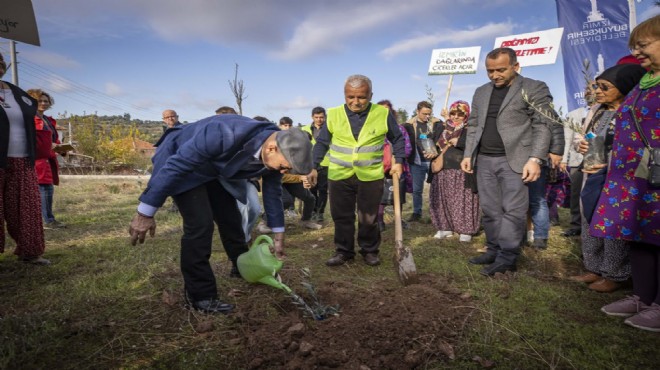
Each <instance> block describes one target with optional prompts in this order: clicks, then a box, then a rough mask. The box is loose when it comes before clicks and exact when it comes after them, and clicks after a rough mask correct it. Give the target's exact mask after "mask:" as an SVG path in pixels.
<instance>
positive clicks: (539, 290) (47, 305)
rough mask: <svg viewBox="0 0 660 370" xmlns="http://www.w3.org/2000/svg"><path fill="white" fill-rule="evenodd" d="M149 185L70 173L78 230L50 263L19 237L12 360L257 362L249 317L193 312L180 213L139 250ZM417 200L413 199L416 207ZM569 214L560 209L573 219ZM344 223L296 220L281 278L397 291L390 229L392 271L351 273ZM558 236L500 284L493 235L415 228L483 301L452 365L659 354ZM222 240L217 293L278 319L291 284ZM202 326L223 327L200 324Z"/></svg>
mask: <svg viewBox="0 0 660 370" xmlns="http://www.w3.org/2000/svg"><path fill="white" fill-rule="evenodd" d="M145 184H146V181H144V180H142V181H137V180H79V179H65V180H63V181H62V185H61V186H60V187H57V188H56V194H55V199H56V203H55V213H56V216H57V217H58V219H59V220H60V221H61V222H64V223H66V224H68V225H69V227H68V228H67V229H63V230H47V231H46V239H47V250H46V254H45V257H46V258H49V259H51V261H52V262H53V264H52V265H51V266H49V267H37V266H29V265H25V264H23V263H20V262H18V261H17V260H16V258H15V257H14V256H13V255H12V254H11V252H12V251H13V244H12V243H13V242H12V241H9V242H8V245H9V247H8V248H7V251H6V252H5V254H4V255H0V368H2V369H47V368H58V369H59V368H65V369H69V368H70V369H73V368H75V369H80V368H94V369H98V368H126V369H139V368H156V369H159V368H161V369H189V368H200V369H206V368H215V369H222V368H227V369H229V368H231V369H241V368H246V366H247V364H246V363H245V362H244V360H243V359H244V358H247V357H249V356H248V354H249V348H246V347H245V346H244V345H242V344H241V342H239V341H234V340H232V339H235V338H240V337H241V336H243V335H244V334H245V331H249V330H250V327H249V326H246V325H248V324H246V323H247V322H248V321H244V318H242V317H241V316H240V315H239V316H238V317H233V316H229V317H224V316H220V317H215V316H205V315H200V314H197V313H194V312H190V311H187V310H184V309H183V308H181V301H180V299H181V289H182V288H181V287H182V281H181V276H180V272H179V265H178V258H179V242H178V241H179V237H180V232H181V226H180V220H179V217H178V215H176V214H172V213H168V212H166V211H161V212H159V213H158V215H157V222H158V229H157V235H156V237H155V238H153V239H151V238H148V240H147V243H146V244H145V245H142V246H137V247H131V246H130V245H129V243H128V237H127V228H128V223H129V221H130V219H131V218H132V216H133V214H134V212H135V207H136V202H137V201H136V199H137V196H138V195H139V193H140V191H141V190H142V188H143V187H144V185H145ZM409 200H410V199H409ZM409 207H410V202H409V203H408V204H407V206H406V207H405V208H404V215H407V214H409V212H410V209H409ZM424 213H425V214H426V213H427V212H426V210H424ZM567 216H568V215H567V213H566V212H565V210H562V213H561V217H562V218H563V219H567V218H568V217H567ZM326 218H329V215H326ZM332 231H333V230H332V227H326V228H324V229H322V230H319V231H311V232H303V231H302V230H301V229H299V228H290V232H289V233H288V234H287V245H288V249H287V253H288V256H289V257H288V260H287V262H286V263H285V267H284V269H283V272H282V275H283V276H285V277H289V278H290V279H292V280H296V279H299V276H297V270H298V269H299V268H301V267H308V268H309V269H310V270H311V271H312V274H313V277H314V282H315V283H321V282H328V281H339V280H341V281H349V282H350V284H351V285H352V286H355V287H358V288H364V289H368V288H369V287H370V286H372V285H374V284H380V285H382V284H391V285H392V286H393V288H396V287H398V286H399V283H398V281H397V280H396V277H395V274H394V272H393V269H392V262H391V261H390V258H388V257H387V256H389V255H391V254H392V245H393V232H392V230H391V229H388V230H387V232H386V233H384V234H383V244H382V245H383V246H382V255H383V256H384V258H383V265H381V266H380V267H377V268H368V267H365V266H363V264H361V263H355V264H352V265H351V266H349V267H346V268H343V270H342V273H341V274H339V275H340V276H338V274H336V273H335V271H333V270H332V269H328V268H327V267H325V266H324V264H323V263H324V261H325V259H327V258H328V257H329V256H330V255H331V254H332V251H333V247H332V244H333V243H332ZM560 231H561V228H556V227H553V228H552V230H551V238H550V242H549V244H550V247H549V249H548V250H547V251H543V252H534V251H532V250H529V249H525V251H524V253H523V256H522V257H521V260H520V264H519V271H518V273H516V274H515V275H513V276H510V275H507V276H504V277H501V278H496V279H490V278H484V277H482V276H481V275H479V267H478V266H472V265H469V264H468V263H467V259H468V258H469V257H470V256H473V255H476V249H477V248H478V247H479V246H481V245H482V244H483V241H484V236H483V235H482V236H480V237H478V238H476V239H475V241H474V243H473V245H464V244H460V243H458V242H457V241H455V240H454V241H450V240H447V241H438V240H435V239H433V238H432V237H431V236H432V235H433V234H434V233H435V230H433V227H432V226H431V225H430V224H429V223H428V220H427V223H414V224H412V228H411V229H409V230H404V239H405V241H404V244H406V245H408V246H410V247H411V248H412V249H413V252H414V257H415V261H416V264H417V269H418V271H419V272H420V273H433V274H434V275H435V276H437V277H438V279H441V280H442V281H444V282H447V283H448V284H449V286H451V287H452V289H456V290H457V291H461V292H465V293H464V294H469V295H470V296H471V299H472V301H471V303H470V306H471V307H475V308H476V309H475V310H474V311H472V316H471V318H470V320H469V321H468V323H467V325H466V326H465V330H464V331H463V332H462V333H460V340H459V345H458V346H457V348H456V354H457V358H456V360H454V361H452V362H449V363H448V364H443V365H442V368H446V367H449V368H455V369H474V368H481V367H482V366H481V365H480V364H479V363H478V362H476V361H475V359H474V358H475V356H478V357H480V358H481V359H484V360H488V361H493V362H494V363H495V364H496V367H497V368H500V369H514V368H517V369H542V368H555V369H638V368H654V367H655V366H654V365H657V364H658V363H659V362H660V350H658V348H659V347H658V344H659V343H660V336H659V335H658V334H656V333H649V332H644V331H640V330H636V329H633V328H630V327H628V326H626V325H624V324H623V320H622V319H617V318H611V317H607V316H606V315H604V314H602V313H601V312H600V311H599V309H600V307H601V306H602V305H604V304H606V303H609V302H611V301H614V300H616V299H618V298H621V297H623V296H624V295H625V294H630V291H629V290H623V291H619V292H616V293H613V294H598V293H594V292H591V291H588V289H586V288H585V287H584V286H582V285H579V284H576V283H572V282H569V281H568V280H567V279H566V277H567V276H570V275H572V274H575V273H578V272H580V268H581V263H580V248H579V245H578V244H577V239H566V238H563V237H561V236H559V232H560ZM217 239H218V238H217V235H216V241H215V243H214V251H213V252H214V254H213V256H212V264H213V268H214V270H215V271H216V274H217V276H218V277H219V278H218V285H219V289H221V290H222V291H225V292H226V291H229V290H230V289H239V290H241V291H242V293H243V296H242V297H240V298H238V300H239V302H247V301H250V302H254V301H258V302H259V304H253V305H251V306H250V308H251V309H252V310H253V311H252V312H249V313H247V314H250V315H263V316H264V317H268V316H269V315H278V314H279V307H278V305H279V304H280V303H281V302H282V294H281V292H278V291H276V290H274V289H271V288H268V287H263V286H247V285H246V284H245V283H244V282H242V281H237V280H236V279H226V278H225V276H227V273H228V271H229V266H228V263H227V261H226V257H225V255H224V252H223V251H222V248H221V246H220V243H219V241H217ZM317 285H318V284H317ZM290 286H292V287H293V285H290ZM321 298H323V297H321ZM326 303H328V304H333V303H334V302H326ZM243 307H245V305H244V306H243ZM204 324H210V325H212V328H213V330H210V331H204V330H200V325H204ZM435 366H437V368H440V367H439V366H440V365H435ZM431 368H432V367H431Z"/></svg>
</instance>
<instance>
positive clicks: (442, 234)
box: [433, 230, 454, 239]
mask: <svg viewBox="0 0 660 370" xmlns="http://www.w3.org/2000/svg"><path fill="white" fill-rule="evenodd" d="M452 235H454V233H453V232H451V231H443V230H439V231H438V232H437V233H435V235H433V237H434V238H436V239H445V238H450V237H451V236H452Z"/></svg>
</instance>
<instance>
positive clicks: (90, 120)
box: [57, 113, 163, 143]
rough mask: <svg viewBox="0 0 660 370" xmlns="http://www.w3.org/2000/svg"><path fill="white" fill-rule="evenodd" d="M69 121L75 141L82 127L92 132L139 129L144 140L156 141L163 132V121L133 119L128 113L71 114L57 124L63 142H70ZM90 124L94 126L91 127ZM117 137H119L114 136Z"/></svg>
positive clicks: (58, 120) (139, 134) (59, 119)
mask: <svg viewBox="0 0 660 370" xmlns="http://www.w3.org/2000/svg"><path fill="white" fill-rule="evenodd" d="M69 123H70V124H71V131H72V132H71V134H72V135H73V141H77V139H76V132H77V131H80V130H81V129H83V130H85V131H89V130H91V131H92V132H105V133H112V132H116V133H118V132H122V133H123V132H124V131H125V130H117V128H125V129H126V130H130V129H132V128H135V129H137V131H138V135H137V136H138V137H139V138H140V139H142V140H144V141H148V142H150V143H155V142H156V141H158V139H159V138H160V137H161V135H162V134H163V122H162V121H149V120H141V119H131V115H130V114H128V113H126V114H124V115H123V116H120V115H116V116H97V115H93V114H88V115H69V116H66V117H58V118H57V126H58V127H59V129H60V131H61V132H62V134H63V140H62V142H69V141H70V140H69ZM90 126H93V128H92V127H90ZM112 139H117V138H114V137H113V138H112Z"/></svg>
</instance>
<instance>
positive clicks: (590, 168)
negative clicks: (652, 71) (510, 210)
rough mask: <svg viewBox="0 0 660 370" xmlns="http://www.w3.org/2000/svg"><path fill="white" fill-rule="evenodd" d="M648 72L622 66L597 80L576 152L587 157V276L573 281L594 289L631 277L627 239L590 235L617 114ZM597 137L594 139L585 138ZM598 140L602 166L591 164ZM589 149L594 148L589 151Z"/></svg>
mask: <svg viewBox="0 0 660 370" xmlns="http://www.w3.org/2000/svg"><path fill="white" fill-rule="evenodd" d="M645 72H646V71H645V70H644V68H642V67H641V66H640V65H638V64H620V65H615V66H614V67H611V68H608V69H606V70H605V71H603V73H601V74H600V76H598V77H596V83H595V84H593V86H592V88H593V90H594V92H595V97H596V103H597V104H595V105H594V106H593V107H592V108H591V110H590V111H589V114H588V115H587V117H586V119H585V125H584V127H583V133H584V135H579V136H578V137H577V140H576V142H575V144H576V149H577V151H578V152H579V153H580V154H583V155H585V157H584V162H583V166H584V169H583V170H582V172H584V174H585V179H584V184H583V186H582V193H581V204H582V216H583V217H582V220H583V221H582V222H583V224H582V258H583V263H584V267H585V269H586V270H587V272H586V273H585V274H582V275H579V276H574V277H572V280H575V281H579V282H584V283H588V284H589V285H588V287H589V289H591V290H594V291H597V292H601V293H609V292H613V291H615V290H617V289H618V288H619V287H620V285H621V283H622V282H624V281H626V280H628V278H630V262H629V260H628V243H627V242H626V241H624V240H609V239H605V238H596V237H593V236H591V235H590V234H589V223H590V222H591V218H592V216H593V212H594V207H595V205H596V202H597V201H598V197H599V196H600V194H601V191H602V189H603V183H604V181H605V176H606V175H607V171H608V165H607V162H608V160H607V159H608V158H609V156H610V155H611V150H612V140H613V138H614V127H615V123H616V121H615V119H616V115H617V111H618V110H619V107H620V105H621V103H622V102H623V100H624V99H625V97H626V95H627V94H628V93H629V92H630V90H632V89H633V88H634V87H635V85H637V84H638V83H639V80H640V79H641V78H642V76H643V75H644V73H645ZM590 136H594V137H593V138H591V139H586V138H588V137H590ZM596 140H600V142H602V143H603V146H604V148H601V149H600V152H599V153H598V154H599V155H600V156H601V157H602V158H603V163H602V164H596V165H593V164H590V163H588V161H589V154H588V153H593V150H594V148H596V146H595V145H594V144H595V143H596ZM590 146H593V147H592V148H591V150H590V148H589V147H590Z"/></svg>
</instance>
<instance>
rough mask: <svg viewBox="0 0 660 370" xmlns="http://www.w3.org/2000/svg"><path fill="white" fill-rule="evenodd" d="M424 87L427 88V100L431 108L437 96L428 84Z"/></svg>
mask: <svg viewBox="0 0 660 370" xmlns="http://www.w3.org/2000/svg"><path fill="white" fill-rule="evenodd" d="M424 87H425V88H426V100H427V101H428V102H429V103H431V106H433V104H434V101H435V95H434V94H433V89H432V88H431V86H429V85H428V84H426V85H424Z"/></svg>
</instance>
